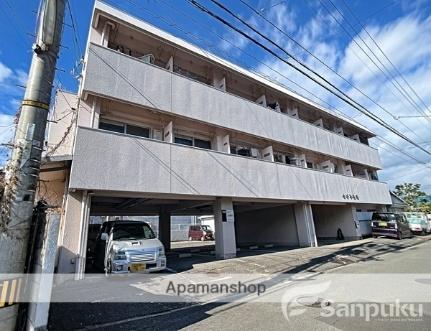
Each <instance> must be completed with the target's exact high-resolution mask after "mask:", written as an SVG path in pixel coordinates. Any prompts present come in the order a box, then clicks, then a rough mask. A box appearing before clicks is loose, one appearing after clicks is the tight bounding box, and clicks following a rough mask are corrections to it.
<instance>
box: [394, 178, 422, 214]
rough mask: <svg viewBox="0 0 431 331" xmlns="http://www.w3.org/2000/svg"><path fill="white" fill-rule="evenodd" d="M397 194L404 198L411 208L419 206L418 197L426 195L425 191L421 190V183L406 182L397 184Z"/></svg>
mask: <svg viewBox="0 0 431 331" xmlns="http://www.w3.org/2000/svg"><path fill="white" fill-rule="evenodd" d="M394 193H395V195H397V196H399V197H400V198H401V199H403V200H404V201H405V202H406V203H407V205H408V209H409V210H415V209H417V208H418V198H419V197H422V196H426V194H425V192H422V191H421V184H413V183H404V184H401V185H396V186H395V192H394Z"/></svg>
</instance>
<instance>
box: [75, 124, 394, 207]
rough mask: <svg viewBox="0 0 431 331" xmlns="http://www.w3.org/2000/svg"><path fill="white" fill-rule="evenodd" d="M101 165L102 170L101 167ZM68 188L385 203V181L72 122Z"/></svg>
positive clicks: (388, 200)
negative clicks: (76, 125)
mask: <svg viewBox="0 0 431 331" xmlns="http://www.w3.org/2000/svg"><path fill="white" fill-rule="evenodd" d="M101 169H103V171H101ZM69 187H70V188H71V189H86V190H109V191H127V192H140V193H154V194H157V193H163V194H175V195H196V196H223V197H233V198H257V199H281V200H296V201H299V200H300V201H316V202H344V203H346V202H350V203H373V204H390V202H391V199H390V196H389V190H388V187H387V185H386V184H385V183H381V182H376V181H369V180H364V179H360V178H355V177H349V176H344V175H340V174H331V173H326V172H323V171H318V170H312V169H305V168H301V167H295V166H290V165H286V164H280V163H275V162H268V161H264V160H256V159H253V158H246V157H242V156H237V155H231V154H226V153H220V152H216V151H209V150H204V149H198V148H193V147H188V146H183V145H177V144H171V143H166V142H160V141H155V140H150V139H145V138H137V137H133V136H128V135H124V134H118V133H114V132H107V131H102V130H96V129H90V128H82V127H80V128H78V130H77V137H76V145H75V153H74V158H73V163H72V170H71V178H70V185H69Z"/></svg>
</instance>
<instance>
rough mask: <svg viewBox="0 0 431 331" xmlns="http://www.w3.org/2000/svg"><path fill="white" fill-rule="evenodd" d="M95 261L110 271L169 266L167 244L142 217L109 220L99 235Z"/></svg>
mask: <svg viewBox="0 0 431 331" xmlns="http://www.w3.org/2000/svg"><path fill="white" fill-rule="evenodd" d="M94 254H95V256H94V264H95V266H96V267H98V268H99V269H104V270H105V272H106V273H128V272H154V271H161V270H164V269H166V255H165V249H164V247H163V244H162V243H161V242H160V240H159V239H157V238H156V235H155V234H154V232H153V230H152V229H151V227H150V226H149V225H148V224H147V223H145V222H140V221H118V220H117V221H109V222H105V223H103V224H102V226H101V228H100V231H99V234H98V236H97V238H96V245H95V250H94Z"/></svg>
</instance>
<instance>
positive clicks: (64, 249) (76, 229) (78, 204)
mask: <svg viewBox="0 0 431 331" xmlns="http://www.w3.org/2000/svg"><path fill="white" fill-rule="evenodd" d="M88 219H89V197H88V195H87V194H84V192H83V191H76V192H68V193H67V198H66V208H65V213H64V216H63V219H62V224H61V229H60V231H61V232H62V233H61V235H60V238H59V239H60V240H59V244H60V245H61V246H60V251H59V260H58V273H75V272H76V271H77V270H76V268H77V264H79V263H80V259H79V257H80V254H81V252H82V250H83V249H84V248H83V247H82V241H83V240H84V239H85V240H86V233H83V231H85V230H86V229H88ZM86 245H87V243H86V242H85V249H86Z"/></svg>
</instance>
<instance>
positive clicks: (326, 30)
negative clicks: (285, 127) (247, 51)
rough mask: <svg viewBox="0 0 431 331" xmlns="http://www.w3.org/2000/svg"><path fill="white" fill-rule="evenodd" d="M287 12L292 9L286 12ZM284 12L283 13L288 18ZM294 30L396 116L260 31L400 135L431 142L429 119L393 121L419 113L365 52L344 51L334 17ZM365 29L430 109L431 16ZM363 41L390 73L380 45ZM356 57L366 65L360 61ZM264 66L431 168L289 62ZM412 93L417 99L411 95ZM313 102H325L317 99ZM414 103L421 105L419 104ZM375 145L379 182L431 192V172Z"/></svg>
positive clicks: (282, 39) (422, 155)
mask: <svg viewBox="0 0 431 331" xmlns="http://www.w3.org/2000/svg"><path fill="white" fill-rule="evenodd" d="M283 8H285V9H286V10H288V8H287V7H283ZM279 9H280V8H279ZM286 13H287V12H286V11H285V14H286ZM289 17H290V18H291V19H295V15H290V16H289ZM270 19H272V21H273V22H274V23H275V22H276V21H277V15H276V13H272V16H271V17H270ZM337 19H338V20H340V17H339V16H338V17H337ZM291 25H292V26H296V27H297V29H296V30H295V31H291V32H290V33H291V34H293V37H294V38H295V39H296V40H299V41H300V42H301V43H302V44H303V45H304V46H305V47H307V48H308V49H309V50H310V51H311V52H312V53H313V54H315V55H316V56H317V57H318V58H320V59H322V60H323V61H324V62H325V63H326V64H327V65H329V66H330V67H332V68H334V69H336V70H337V72H339V73H340V74H341V75H342V76H343V77H345V78H347V79H349V80H350V81H351V82H352V83H354V84H355V86H357V87H358V88H360V89H361V90H362V91H363V92H364V93H365V94H367V95H368V96H370V97H371V98H372V99H373V100H375V101H376V102H377V103H379V104H380V105H382V106H383V107H384V108H385V109H386V110H388V111H389V112H390V113H392V114H393V115H390V114H387V113H386V112H385V111H383V110H382V109H380V108H379V106H377V105H375V104H374V103H373V102H371V101H370V100H368V99H367V98H366V97H364V96H363V95H362V94H361V93H360V92H358V91H356V90H354V89H353V88H351V87H350V86H349V85H348V84H347V83H345V82H343V81H342V80H341V79H340V78H339V77H337V75H336V74H335V73H333V72H331V71H330V70H328V69H326V68H324V66H322V64H321V63H319V62H318V61H317V60H315V59H313V58H312V57H311V56H310V55H307V54H305V53H304V52H302V51H300V50H299V48H298V47H297V46H294V45H293V44H292V42H290V41H289V40H288V39H287V38H286V37H285V36H283V35H282V34H281V33H279V32H277V31H276V30H275V29H274V28H271V31H267V30H266V29H267V27H265V26H261V30H262V31H263V33H265V34H266V35H268V36H270V37H271V38H272V39H273V40H276V41H277V42H278V43H279V45H280V46H282V47H285V48H286V49H289V50H290V51H293V52H294V53H295V55H296V56H297V57H299V58H300V59H301V60H302V61H303V62H305V63H306V64H307V65H309V66H310V67H312V68H314V69H317V71H318V72H320V73H322V74H323V75H324V76H325V78H327V79H328V80H329V81H331V82H336V85H337V86H340V87H342V88H343V89H345V90H346V91H347V92H348V93H349V95H351V96H352V97H353V98H354V99H355V100H358V101H359V102H360V103H361V104H363V105H365V106H366V107H367V108H368V109H369V110H371V111H372V112H374V113H375V114H377V115H378V116H379V117H381V118H383V119H384V120H385V121H386V122H388V123H389V124H390V125H392V126H393V127H395V128H396V129H397V130H398V131H400V132H402V133H403V134H405V135H407V136H408V137H410V138H411V139H412V140H414V141H416V142H422V143H423V142H431V130H430V126H431V123H430V122H429V121H427V120H426V119H424V118H408V119H402V121H401V120H396V119H394V116H400V115H417V114H418V113H417V112H416V111H414V110H413V107H412V105H410V104H409V102H408V101H406V100H405V98H404V97H400V94H399V92H398V91H397V90H395V89H394V87H393V85H392V84H393V83H394V84H397V81H395V80H388V79H387V78H386V77H385V76H384V75H383V74H382V73H381V72H380V71H379V70H378V69H376V68H375V67H374V70H371V72H370V71H369V70H368V68H367V66H369V67H370V68H373V66H374V65H373V63H372V62H371V61H370V60H369V59H368V58H367V57H366V56H364V55H363V54H362V55H361V54H360V52H361V51H360V50H359V49H358V47H357V46H356V45H355V43H354V42H353V41H350V42H349V43H348V44H347V45H346V44H344V46H340V45H342V43H340V39H338V38H337V37H338V35H337V33H341V28H340V27H339V26H338V25H337V23H336V22H335V21H334V20H333V19H332V18H331V17H330V15H327V16H325V15H323V14H322V13H321V12H320V11H318V12H317V14H316V15H315V16H314V17H312V18H311V19H310V20H309V21H308V22H306V23H304V24H302V25H301V26H299V25H298V24H297V23H296V22H292V24H291ZM366 29H367V31H368V32H369V33H370V34H371V35H372V36H373V38H374V39H375V40H376V42H377V43H378V45H379V46H380V47H381V48H382V49H383V51H384V52H385V54H387V56H388V57H389V58H390V60H391V61H392V63H394V65H395V66H396V67H397V69H398V70H400V71H401V72H402V74H403V76H404V77H405V78H406V80H407V81H408V82H409V84H410V85H411V86H412V87H413V88H414V90H415V91H416V92H417V93H418V94H419V95H420V96H421V98H422V99H423V100H424V102H425V103H426V104H427V105H429V104H431V89H430V88H429V80H430V77H431V16H430V17H425V18H424V17H419V16H415V15H413V14H408V15H406V16H403V17H400V18H398V19H397V20H395V21H392V22H389V23H387V24H384V25H378V24H373V25H371V26H368V27H366ZM265 31H266V32H265ZM337 31H338V32H337ZM360 36H361V37H362V38H363V39H364V40H365V41H366V42H367V44H368V45H369V47H370V48H371V49H372V50H373V52H375V53H376V54H378V55H379V56H380V60H381V61H382V62H383V63H384V64H385V65H386V67H387V68H390V66H391V64H390V63H388V61H387V60H386V59H385V58H384V57H383V55H382V54H381V53H379V50H378V48H377V46H375V45H374V44H373V43H372V41H371V39H370V37H369V36H368V35H367V33H366V32H365V31H361V32H360ZM355 40H356V41H357V42H358V43H360V42H361V41H360V40H359V37H358V36H356V37H355ZM364 49H366V48H364ZM367 51H368V50H367ZM368 52H369V51H368ZM358 56H359V57H360V58H361V59H362V61H363V62H365V63H366V65H364V63H362V62H361V61H360V60H359V59H358V58H357V57H358ZM375 61H376V60H375ZM264 63H265V65H259V66H258V69H257V71H259V72H262V73H264V74H266V75H269V76H271V77H273V78H275V79H276V80H278V81H280V82H282V83H284V84H285V85H287V86H290V87H291V88H292V89H293V90H296V91H298V92H300V93H301V94H304V93H305V95H306V96H307V97H309V98H311V99H314V98H313V97H310V95H307V94H306V92H304V91H302V90H301V89H299V88H298V87H297V86H295V85H293V84H292V83H290V82H289V80H288V79H286V78H285V77H282V76H280V75H278V74H276V73H275V72H274V70H275V71H279V72H281V73H282V74H283V75H284V76H287V77H288V78H289V79H292V80H293V81H295V82H297V83H299V84H300V85H301V86H302V87H304V88H306V89H307V90H309V91H311V92H312V93H314V94H316V95H317V96H319V97H321V98H322V99H324V100H325V101H327V102H330V103H331V104H333V105H334V106H336V107H337V108H338V109H342V110H343V112H344V113H346V114H348V115H350V116H352V115H353V116H355V117H356V119H357V120H358V121H359V122H360V123H361V124H364V125H365V126H367V127H369V128H370V129H371V130H372V131H374V132H376V133H377V134H379V135H381V136H383V137H385V138H387V139H389V140H390V141H391V142H392V143H394V144H395V145H397V146H398V147H400V148H401V149H403V150H405V151H406V152H408V153H410V154H412V155H413V156H414V157H416V158H418V159H420V160H422V161H424V162H428V163H429V164H431V156H430V155H428V154H426V153H425V152H423V151H420V150H419V149H417V148H414V147H412V145H410V144H409V143H407V142H405V141H404V140H402V139H401V138H399V137H397V136H395V135H393V134H392V133H390V132H389V131H387V130H386V129H384V128H382V127H381V126H379V125H378V124H377V123H375V122H374V121H372V120H371V119H369V118H367V117H366V116H364V115H362V116H358V114H360V113H359V112H358V111H356V110H353V109H352V108H351V107H349V106H347V105H346V104H345V103H344V102H343V101H341V100H339V99H337V98H336V97H334V96H331V95H330V94H329V93H328V92H326V91H325V90H323V89H322V88H321V87H319V86H318V85H316V84H315V83H313V82H312V81H310V80H309V79H307V78H305V77H304V76H303V75H301V74H299V73H298V72H296V71H294V70H293V69H291V68H290V67H289V66H287V65H286V64H285V63H283V62H281V61H279V60H277V59H275V58H274V57H272V56H268V57H267V58H266V59H265V60H264ZM268 67H270V68H271V69H273V70H271V69H270V68H268ZM391 74H394V75H396V74H397V73H396V72H395V71H392V72H391ZM396 77H397V76H396ZM397 80H398V81H399V82H400V83H401V82H402V80H401V77H397ZM402 85H403V86H404V87H405V88H406V89H408V87H407V86H405V84H404V82H402ZM409 92H410V94H411V95H412V96H413V97H414V98H416V97H415V96H414V95H413V93H412V92H411V91H409ZM314 101H317V102H318V103H322V102H320V101H318V100H315V99H314ZM416 101H417V102H418V104H420V103H419V101H418V100H416ZM421 106H422V105H421ZM422 110H424V111H425V110H426V109H425V107H422ZM429 114H431V112H429ZM405 125H407V126H408V127H409V129H408V128H406V127H405ZM374 144H377V146H380V145H381V146H382V148H381V149H380V150H379V151H380V155H381V158H382V163H383V170H382V171H380V172H379V174H380V179H381V180H384V181H387V182H388V183H389V185H390V187H392V188H393V187H394V186H395V185H396V184H399V183H400V182H403V181H412V182H417V183H422V185H423V186H424V187H426V188H427V189H428V191H430V190H431V176H430V175H429V173H430V171H431V170H430V169H429V168H426V167H424V165H422V164H418V163H417V162H415V161H414V160H412V159H410V158H408V157H406V156H404V155H402V154H400V153H399V152H397V151H394V150H393V149H392V148H391V147H389V146H387V145H385V144H382V143H380V142H378V141H375V142H374ZM423 147H424V148H426V149H428V150H430V151H431V144H423ZM383 148H384V149H383Z"/></svg>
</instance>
